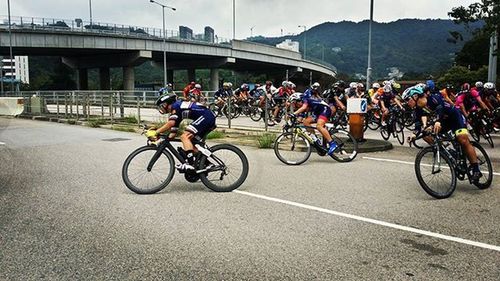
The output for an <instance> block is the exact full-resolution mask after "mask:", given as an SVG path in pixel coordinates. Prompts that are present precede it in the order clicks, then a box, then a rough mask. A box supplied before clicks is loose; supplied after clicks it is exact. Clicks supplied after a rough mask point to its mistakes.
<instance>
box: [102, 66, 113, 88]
mask: <svg viewBox="0 0 500 281" xmlns="http://www.w3.org/2000/svg"><path fill="white" fill-rule="evenodd" d="M99 85H100V87H99V90H110V89H111V74H110V72H109V67H101V68H99Z"/></svg>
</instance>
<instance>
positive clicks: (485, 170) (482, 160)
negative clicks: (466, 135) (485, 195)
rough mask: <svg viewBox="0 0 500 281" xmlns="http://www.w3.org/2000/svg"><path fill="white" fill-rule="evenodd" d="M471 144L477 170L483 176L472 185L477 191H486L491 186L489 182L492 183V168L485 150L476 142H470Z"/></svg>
mask: <svg viewBox="0 0 500 281" xmlns="http://www.w3.org/2000/svg"><path fill="white" fill-rule="evenodd" d="M471 144H472V146H473V147H474V150H475V151H476V155H477V160H478V163H479V170H481V173H482V174H483V176H482V177H481V178H480V179H479V180H478V181H477V182H475V183H473V184H474V185H475V186H477V188H479V189H486V188H488V187H490V186H491V182H492V181H493V166H492V165H491V160H490V157H489V156H488V154H487V153H486V150H484V148H483V147H482V146H481V145H480V144H479V143H477V142H474V141H472V142H471Z"/></svg>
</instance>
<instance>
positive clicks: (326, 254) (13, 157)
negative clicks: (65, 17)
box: [0, 118, 500, 280]
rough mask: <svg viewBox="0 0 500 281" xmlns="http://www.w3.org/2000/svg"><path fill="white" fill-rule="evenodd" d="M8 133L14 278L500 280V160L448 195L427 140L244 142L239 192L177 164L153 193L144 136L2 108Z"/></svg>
mask: <svg viewBox="0 0 500 281" xmlns="http://www.w3.org/2000/svg"><path fill="white" fill-rule="evenodd" d="M113 139H114V141H110V140H113ZM495 141H496V144H497V145H500V143H499V140H498V139H496V140H495ZM0 142H1V143H0V157H1V159H0V165H1V167H0V180H1V181H0V182H1V186H0V245H1V248H0V249H1V250H0V280H40V279H48V280H75V279H77V280H80V279H86V280H87V279H92V280H109V279H114V280H163V279H165V280H180V279H190V280H191V279H197V280H214V279H215V280H234V279H237V280H248V279H251V280H262V279H268V280H283V279H294V280H295V279H302V280H309V279H318V280H338V279H346V280H381V279H382V280H388V279H391V280H499V276H500V235H499V232H500V231H499V230H500V229H499V227H498V222H499V221H500V204H499V203H500V188H499V183H500V180H499V175H500V174H498V172H500V165H498V163H496V164H495V168H494V169H495V171H496V172H497V174H496V176H495V178H494V182H493V188H490V189H488V190H478V189H476V188H475V187H472V186H470V185H468V184H466V183H460V184H459V185H458V187H457V190H456V191H455V193H454V195H453V196H452V197H451V198H449V199H446V200H435V199H433V198H431V197H429V196H428V195H427V194H426V193H425V192H424V191H423V190H422V189H421V188H420V186H419V185H418V183H417V180H416V178H415V174H414V171H413V166H412V164H411V163H412V162H413V160H414V157H415V154H416V150H413V149H412V150H410V149H406V148H405V149H403V148H397V149H395V150H393V151H389V152H380V153H370V154H360V155H358V158H357V159H356V160H355V161H353V162H351V163H347V164H341V163H336V162H334V161H333V160H332V159H329V158H326V157H319V156H317V155H313V156H312V157H311V158H310V159H309V160H308V162H306V163H305V164H303V165H301V166H298V167H290V166H285V165H283V164H282V163H281V162H279V160H277V158H276V157H275V156H274V153H273V151H272V150H259V149H256V148H249V147H242V149H243V150H244V152H245V153H246V155H247V156H248V158H249V161H250V169H251V170H250V174H249V177H248V179H247V181H246V182H245V184H244V185H243V186H242V187H241V188H240V189H239V190H238V191H236V192H232V193H224V194H221V193H214V192H211V191H209V190H208V189H207V188H205V187H204V186H203V185H202V184H201V183H195V184H189V183H187V182H186V181H185V180H184V179H183V177H181V176H180V175H178V174H177V175H176V176H175V177H174V180H173V181H172V182H171V184H170V185H169V186H168V187H167V188H166V189H165V190H164V191H162V192H161V193H158V194H155V195H149V196H140V195H136V194H134V193H132V192H130V191H129V190H128V189H127V188H126V187H125V185H124V184H123V182H122V179H121V166H122V164H123V161H124V159H125V158H126V157H127V156H128V154H129V153H130V152H131V151H133V150H134V149H135V148H137V147H139V146H141V145H143V144H144V143H145V139H144V137H141V136H139V135H137V134H132V133H122V132H115V131H110V130H104V129H91V128H85V127H78V126H71V125H62V124H56V123H48V122H36V121H28V120H17V119H4V118H0ZM381 159H389V160H390V161H393V160H398V161H399V162H387V161H383V160H381ZM405 227H409V228H405Z"/></svg>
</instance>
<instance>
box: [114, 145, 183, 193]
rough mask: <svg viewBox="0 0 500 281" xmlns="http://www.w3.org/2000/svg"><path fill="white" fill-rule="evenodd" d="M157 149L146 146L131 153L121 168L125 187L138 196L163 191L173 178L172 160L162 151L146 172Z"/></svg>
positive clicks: (167, 153)
mask: <svg viewBox="0 0 500 281" xmlns="http://www.w3.org/2000/svg"><path fill="white" fill-rule="evenodd" d="M157 150H158V148H157V147H156V146H152V145H148V146H143V147H140V148H138V149H136V150H135V151H134V152H132V153H131V154H130V155H129V156H128V157H127V159H126V160H125V162H124V163H123V168H122V178H123V181H124V182H125V185H126V186H127V187H128V188H129V189H130V190H132V191H133V192H135V193H138V194H153V193H156V192H158V191H160V190H162V189H164V188H165V187H166V186H167V185H168V184H169V183H170V181H171V180H172V178H173V176H174V172H175V170H174V165H175V162H174V159H173V157H172V155H171V154H170V153H169V152H168V151H163V152H162V154H161V155H160V157H159V158H158V159H157V160H156V162H155V163H154V165H153V167H152V169H151V170H150V171H148V165H149V162H150V161H151V159H152V158H153V156H154V155H155V153H156V151H157Z"/></svg>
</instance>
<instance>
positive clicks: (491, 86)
mask: <svg viewBox="0 0 500 281" xmlns="http://www.w3.org/2000/svg"><path fill="white" fill-rule="evenodd" d="M484 88H485V89H486V90H495V84H493V83H491V82H488V83H484Z"/></svg>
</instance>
